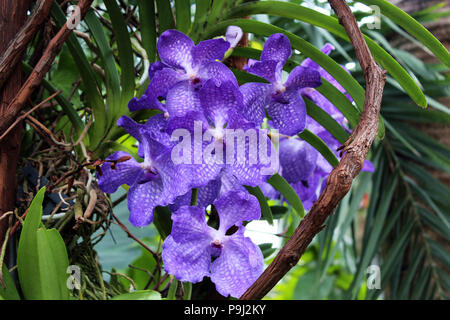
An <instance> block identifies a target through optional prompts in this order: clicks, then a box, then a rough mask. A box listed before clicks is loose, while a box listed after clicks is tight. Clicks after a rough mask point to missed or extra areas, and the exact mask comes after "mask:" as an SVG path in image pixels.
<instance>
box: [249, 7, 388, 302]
mask: <svg viewBox="0 0 450 320" xmlns="http://www.w3.org/2000/svg"><path fill="white" fill-rule="evenodd" d="M328 2H329V3H330V5H331V7H332V8H333V10H334V11H335V12H336V14H337V15H338V18H339V22H340V23H341V24H342V25H343V26H344V27H345V30H346V32H347V34H348V36H349V38H350V40H351V42H352V44H353V46H354V47H355V51H356V56H357V58H358V60H359V63H360V65H361V68H362V70H363V72H364V77H365V80H366V95H365V100H364V110H363V112H362V115H361V121H360V122H359V124H358V126H357V127H356V129H355V130H354V131H353V133H352V135H351V136H350V137H349V139H348V140H347V141H346V142H345V143H344V145H343V146H342V147H341V149H342V153H344V155H343V157H342V159H341V161H340V162H339V164H338V165H337V166H336V167H335V168H334V169H333V171H331V173H330V175H329V176H328V179H327V182H326V187H325V190H324V191H323V192H322V194H321V195H320V197H319V199H318V200H317V201H316V202H315V203H314V205H313V207H312V208H311V210H310V212H309V213H308V214H307V215H306V216H305V218H304V219H303V220H302V221H301V222H300V224H299V226H298V227H297V229H296V230H295V231H294V234H293V235H292V237H291V238H290V239H289V241H288V242H287V243H286V245H285V246H284V247H283V248H282V249H281V250H280V252H279V253H278V255H277V256H276V257H275V259H274V260H273V262H272V263H271V264H270V265H269V266H268V267H267V269H266V270H265V271H264V273H263V274H262V275H261V276H260V277H259V278H258V279H257V280H256V282H255V283H254V284H253V285H252V286H251V287H250V288H249V289H248V290H247V291H246V292H245V293H244V295H243V296H242V297H241V300H250V299H261V298H263V297H264V296H265V295H266V294H267V293H268V292H269V291H270V290H271V289H272V288H273V287H274V286H275V285H276V284H277V283H278V281H280V280H281V278H282V277H283V276H284V275H285V274H286V273H287V272H288V271H289V270H290V269H291V268H292V267H294V266H295V265H296V264H297V262H298V261H299V259H300V257H301V256H302V254H303V253H304V252H305V251H306V248H307V247H308V245H309V244H310V243H311V241H312V240H313V238H314V237H315V236H316V234H318V233H319V232H320V231H321V230H322V229H323V228H324V222H325V220H326V219H327V217H328V216H330V215H331V214H332V213H333V211H334V209H335V208H336V206H337V205H338V204H339V202H340V201H341V200H342V198H343V197H344V196H345V195H346V194H347V192H348V191H349V190H350V187H351V185H352V182H353V179H354V178H355V177H356V176H357V175H358V174H359V172H360V171H361V168H362V165H363V162H364V160H365V158H366V156H367V153H368V152H369V149H370V146H371V145H372V142H373V140H374V139H375V136H376V134H377V129H378V118H379V114H380V106H381V100H382V95H383V88H384V84H385V72H384V71H383V70H382V69H381V68H380V67H379V66H378V65H377V63H376V62H375V60H374V59H373V56H372V54H371V53H370V50H369V48H368V47H367V44H366V42H365V41H364V38H363V36H362V34H361V31H360V30H359V28H358V24H357V22H356V19H355V17H354V16H353V13H352V12H351V10H350V8H349V7H348V5H347V4H346V3H345V1H344V0H329V1H328Z"/></svg>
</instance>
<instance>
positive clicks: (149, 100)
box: [128, 93, 165, 112]
mask: <svg viewBox="0 0 450 320" xmlns="http://www.w3.org/2000/svg"><path fill="white" fill-rule="evenodd" d="M128 109H129V110H130V111H131V112H133V111H138V110H142V109H157V110H161V111H165V107H164V105H163V104H162V103H161V102H160V101H159V100H158V99H156V98H155V97H153V96H148V95H147V94H145V93H144V94H143V95H142V96H141V97H140V98H136V97H133V98H132V99H131V100H130V101H129V102H128Z"/></svg>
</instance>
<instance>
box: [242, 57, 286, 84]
mask: <svg viewBox="0 0 450 320" xmlns="http://www.w3.org/2000/svg"><path fill="white" fill-rule="evenodd" d="M282 67H283V64H282V63H281V62H279V61H276V60H267V61H258V62H255V63H254V64H253V65H252V66H251V67H249V68H248V69H247V72H248V73H252V74H254V75H257V76H258V77H261V78H264V79H266V80H267V81H269V82H270V83H277V82H280V81H281V72H282Z"/></svg>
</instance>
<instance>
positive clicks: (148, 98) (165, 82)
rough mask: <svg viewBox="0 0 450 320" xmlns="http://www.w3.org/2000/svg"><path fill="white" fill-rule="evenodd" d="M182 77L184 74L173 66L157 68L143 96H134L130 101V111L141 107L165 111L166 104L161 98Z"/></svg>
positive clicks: (163, 97)
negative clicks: (172, 67)
mask: <svg viewBox="0 0 450 320" xmlns="http://www.w3.org/2000/svg"><path fill="white" fill-rule="evenodd" d="M181 79H182V75H181V74H180V73H178V72H176V71H175V70H173V69H171V68H163V69H160V70H156V71H155V72H154V74H153V77H152V78H151V80H150V83H149V85H148V87H147V89H146V90H145V94H144V95H142V97H141V98H139V99H138V98H133V99H131V100H130V102H129V103H128V108H129V109H130V111H137V110H140V109H159V110H162V111H165V110H166V108H165V106H164V105H163V104H162V103H161V102H160V101H159V99H160V98H161V99H165V98H166V95H167V91H169V89H170V88H171V87H173V86H174V85H175V84H176V83H177V82H179V81H180V80H181Z"/></svg>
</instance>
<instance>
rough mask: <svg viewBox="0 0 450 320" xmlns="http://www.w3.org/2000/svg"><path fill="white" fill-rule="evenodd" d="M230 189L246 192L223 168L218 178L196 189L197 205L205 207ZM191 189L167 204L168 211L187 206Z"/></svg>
mask: <svg viewBox="0 0 450 320" xmlns="http://www.w3.org/2000/svg"><path fill="white" fill-rule="evenodd" d="M230 191H241V192H246V193H247V192H248V191H247V189H245V187H244V186H243V185H242V184H240V183H239V181H238V180H237V179H236V177H235V176H234V175H233V174H231V173H229V172H228V171H227V170H226V168H224V169H223V170H222V171H221V173H220V174H219V176H218V178H217V179H215V180H211V181H210V182H209V183H208V184H207V185H206V186H204V187H201V188H199V189H198V195H197V205H196V206H197V207H199V208H206V207H207V206H209V205H210V204H212V203H213V202H214V200H216V199H218V198H220V197H221V196H223V195H224V194H226V193H228V192H230ZM191 194H192V193H191V191H189V192H187V193H186V194H185V195H183V196H179V197H178V198H176V199H175V202H174V203H173V204H172V205H170V206H169V209H170V211H172V212H175V211H177V210H178V209H179V208H180V207H182V206H188V205H190V202H191Z"/></svg>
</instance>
